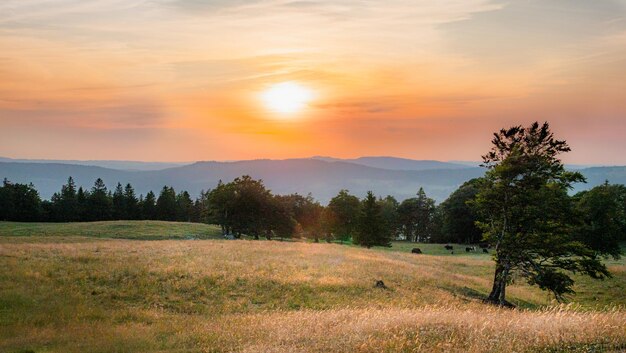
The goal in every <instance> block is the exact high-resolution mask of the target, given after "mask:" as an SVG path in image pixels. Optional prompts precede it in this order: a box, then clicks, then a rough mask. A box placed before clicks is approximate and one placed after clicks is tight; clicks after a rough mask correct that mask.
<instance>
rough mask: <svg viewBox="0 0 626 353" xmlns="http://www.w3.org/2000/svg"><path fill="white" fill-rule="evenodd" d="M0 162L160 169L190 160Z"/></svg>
mask: <svg viewBox="0 0 626 353" xmlns="http://www.w3.org/2000/svg"><path fill="white" fill-rule="evenodd" d="M0 162H14V163H45V164H50V163H54V164H70V165H83V166H90V167H103V168H110V169H118V170H128V171H140V170H161V169H166V168H174V167H180V166H183V165H188V164H191V162H142V161H116V160H60V159H59V160H52V159H13V158H7V157H0Z"/></svg>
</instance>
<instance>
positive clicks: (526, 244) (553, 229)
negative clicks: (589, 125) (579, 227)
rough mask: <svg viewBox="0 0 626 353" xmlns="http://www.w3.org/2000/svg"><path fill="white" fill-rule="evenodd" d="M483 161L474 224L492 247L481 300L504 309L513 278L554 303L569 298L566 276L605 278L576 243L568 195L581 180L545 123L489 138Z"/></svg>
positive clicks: (589, 252)
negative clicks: (490, 272) (489, 282)
mask: <svg viewBox="0 0 626 353" xmlns="http://www.w3.org/2000/svg"><path fill="white" fill-rule="evenodd" d="M492 143H493V146H492V149H491V150H490V151H489V153H487V154H486V155H485V156H483V162H484V164H483V165H484V166H486V167H487V168H488V171H487V173H486V175H485V180H484V182H483V183H480V189H479V192H478V195H477V196H476V201H475V205H476V206H477V208H478V211H479V212H480V213H481V216H482V217H483V219H484V221H483V222H478V226H479V227H480V228H481V229H482V231H483V236H484V239H485V240H486V241H488V242H490V243H491V244H493V245H495V253H494V259H495V262H496V268H495V275H494V280H493V287H492V290H491V293H490V294H489V297H488V299H487V301H488V302H490V303H494V304H498V305H504V306H510V305H511V304H510V303H509V302H507V300H506V287H507V285H508V284H509V283H510V282H511V279H512V276H513V275H514V274H516V275H517V276H519V277H520V278H525V279H526V280H527V281H528V283H529V284H531V285H537V286H539V287H540V288H541V289H544V290H549V291H551V292H552V293H553V294H554V295H555V297H556V298H557V299H558V300H561V299H563V295H565V294H568V293H573V290H572V285H573V283H574V282H573V280H572V279H571V278H570V276H569V275H568V273H567V272H576V273H581V274H585V275H589V276H591V277H593V278H604V277H607V276H609V273H608V271H607V269H606V267H605V266H604V265H603V264H602V263H601V262H600V259H599V258H598V257H597V255H598V252H596V251H593V250H592V249H590V248H589V247H587V246H586V245H585V244H583V243H582V242H579V241H576V239H575V236H574V232H573V222H574V217H573V215H574V210H573V202H572V200H571V198H570V197H569V196H568V194H567V191H568V189H570V188H571V185H572V184H573V183H575V182H581V181H584V178H583V176H582V175H581V174H580V173H577V172H568V171H566V170H565V168H564V166H563V163H562V162H561V161H560V160H559V158H558V156H559V155H560V154H561V153H565V152H568V151H570V148H569V147H568V145H567V143H566V142H565V141H561V140H557V139H556V138H555V137H554V135H553V133H552V132H551V131H550V128H549V125H548V123H544V124H543V125H540V124H539V123H534V124H532V125H531V126H529V127H527V128H525V127H521V126H514V127H512V128H509V129H502V130H500V131H499V132H497V133H495V134H494V138H493V140H492Z"/></svg>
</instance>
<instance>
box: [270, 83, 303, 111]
mask: <svg viewBox="0 0 626 353" xmlns="http://www.w3.org/2000/svg"><path fill="white" fill-rule="evenodd" d="M261 99H262V100H263V103H264V104H265V106H266V107H267V108H268V109H270V110H272V111H274V112H277V113H281V114H294V113H297V112H299V111H301V110H302V109H303V108H305V107H306V105H307V104H308V103H309V102H310V101H311V99H313V93H312V92H311V90H309V89H308V88H307V87H305V86H303V85H301V84H299V83H297V82H293V81H289V82H282V83H277V84H274V85H272V86H271V87H269V88H268V89H267V90H266V91H264V92H263V93H262V95H261Z"/></svg>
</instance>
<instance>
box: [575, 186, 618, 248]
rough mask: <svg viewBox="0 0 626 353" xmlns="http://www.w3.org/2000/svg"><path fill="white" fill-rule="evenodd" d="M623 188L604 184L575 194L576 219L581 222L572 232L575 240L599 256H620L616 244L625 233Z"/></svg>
mask: <svg viewBox="0 0 626 353" xmlns="http://www.w3.org/2000/svg"><path fill="white" fill-rule="evenodd" d="M625 198H626V187H625V186H624V185H611V184H609V183H608V181H607V182H605V183H604V184H603V185H599V186H596V187H594V188H593V189H591V190H589V191H584V192H581V193H579V194H577V195H576V196H575V197H574V199H575V200H576V211H577V212H578V217H577V219H580V220H581V222H580V224H579V226H578V227H577V229H576V239H578V240H579V241H580V242H582V243H584V244H586V245H587V246H588V247H589V248H591V249H592V250H594V251H597V252H598V253H599V254H608V255H611V256H613V257H614V258H618V257H619V256H620V247H619V241H620V240H622V239H621V238H622V237H623V236H624V230H626V210H625V209H624V206H625V204H624V199H625Z"/></svg>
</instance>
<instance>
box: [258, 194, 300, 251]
mask: <svg viewBox="0 0 626 353" xmlns="http://www.w3.org/2000/svg"><path fill="white" fill-rule="evenodd" d="M293 201H294V197H293V195H286V196H281V195H276V196H273V197H272V198H271V199H270V200H269V202H270V205H269V206H268V207H267V208H266V209H267V213H266V220H267V223H266V235H265V236H266V238H267V239H268V240H269V239H271V237H272V235H276V236H278V237H280V238H281V240H282V239H283V238H291V237H292V236H293V235H294V233H295V231H296V226H297V222H296V220H295V219H294V202H293Z"/></svg>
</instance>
